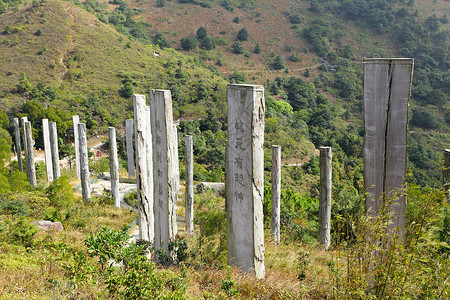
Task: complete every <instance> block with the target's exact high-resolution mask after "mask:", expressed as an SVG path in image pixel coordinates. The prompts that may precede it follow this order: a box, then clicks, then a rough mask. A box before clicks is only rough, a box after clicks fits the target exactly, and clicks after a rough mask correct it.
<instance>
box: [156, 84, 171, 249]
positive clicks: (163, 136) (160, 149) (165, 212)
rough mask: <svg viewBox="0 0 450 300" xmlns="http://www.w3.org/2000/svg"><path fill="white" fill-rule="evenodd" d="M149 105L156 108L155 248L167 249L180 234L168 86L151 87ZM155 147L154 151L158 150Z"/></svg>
mask: <svg viewBox="0 0 450 300" xmlns="http://www.w3.org/2000/svg"><path fill="white" fill-rule="evenodd" d="M150 108H151V109H154V110H155V112H154V113H153V112H151V114H152V115H155V119H154V120H152V123H153V122H155V124H152V126H154V129H155V135H156V136H153V139H154V140H155V141H156V149H155V150H156V161H155V164H157V170H156V173H155V177H156V179H155V181H156V185H155V200H154V201H155V215H158V216H157V217H156V218H155V220H157V221H158V224H157V225H155V229H157V230H155V249H157V250H159V249H162V250H164V251H165V252H166V253H167V252H168V244H169V240H170V239H174V238H175V236H176V234H177V222H176V201H177V191H176V175H175V173H174V169H175V168H174V164H175V161H174V160H175V158H174V149H173V148H174V147H175V139H174V136H173V132H174V131H173V116H172V96H171V94H170V91H168V90H151V91H150ZM155 150H154V151H155Z"/></svg>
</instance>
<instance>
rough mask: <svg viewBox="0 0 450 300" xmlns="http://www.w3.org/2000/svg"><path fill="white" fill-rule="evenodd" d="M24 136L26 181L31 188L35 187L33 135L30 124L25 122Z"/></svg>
mask: <svg viewBox="0 0 450 300" xmlns="http://www.w3.org/2000/svg"><path fill="white" fill-rule="evenodd" d="M25 135H26V141H27V170H28V179H29V180H30V185H31V186H32V187H36V186H37V181H36V166H35V165H34V148H33V145H34V141H33V135H32V131H31V123H30V122H25Z"/></svg>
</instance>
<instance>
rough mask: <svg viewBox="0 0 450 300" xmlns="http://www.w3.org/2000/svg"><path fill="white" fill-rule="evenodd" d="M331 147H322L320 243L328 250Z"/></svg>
mask: <svg viewBox="0 0 450 300" xmlns="http://www.w3.org/2000/svg"><path fill="white" fill-rule="evenodd" d="M331 161H332V154H331V147H320V194H319V243H320V244H322V245H323V246H324V247H325V250H328V248H329V247H330V241H331V236H330V234H331V188H332V177H331V169H332V167H331Z"/></svg>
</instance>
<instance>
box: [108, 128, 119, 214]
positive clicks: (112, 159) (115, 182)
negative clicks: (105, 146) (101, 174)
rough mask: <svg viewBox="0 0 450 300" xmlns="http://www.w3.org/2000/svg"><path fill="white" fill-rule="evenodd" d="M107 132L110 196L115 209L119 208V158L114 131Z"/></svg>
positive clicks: (110, 129) (109, 129)
mask: <svg viewBox="0 0 450 300" xmlns="http://www.w3.org/2000/svg"><path fill="white" fill-rule="evenodd" d="M108 132H109V175H110V177H111V194H112V196H113V198H114V203H115V205H116V207H118V208H120V194H119V158H118V157H117V141H116V129H115V128H114V127H108Z"/></svg>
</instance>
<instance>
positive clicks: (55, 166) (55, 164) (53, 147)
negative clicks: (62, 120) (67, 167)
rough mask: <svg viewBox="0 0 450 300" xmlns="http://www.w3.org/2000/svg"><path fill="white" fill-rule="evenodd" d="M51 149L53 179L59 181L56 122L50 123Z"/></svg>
mask: <svg viewBox="0 0 450 300" xmlns="http://www.w3.org/2000/svg"><path fill="white" fill-rule="evenodd" d="M50 148H51V153H52V168H53V177H54V179H58V178H59V177H60V176H61V172H60V169H59V149H58V131H57V129H56V122H50Z"/></svg>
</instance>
